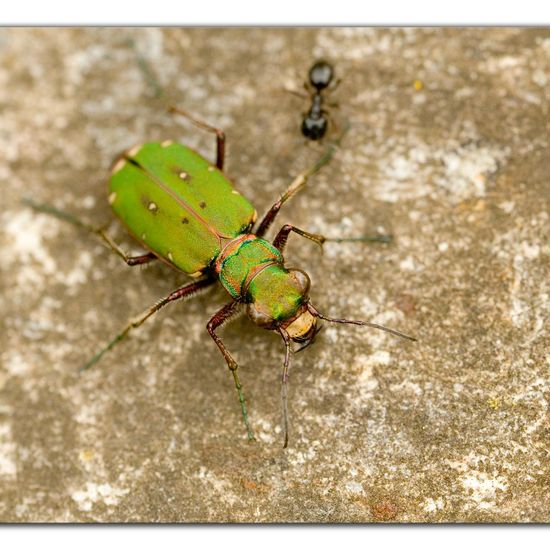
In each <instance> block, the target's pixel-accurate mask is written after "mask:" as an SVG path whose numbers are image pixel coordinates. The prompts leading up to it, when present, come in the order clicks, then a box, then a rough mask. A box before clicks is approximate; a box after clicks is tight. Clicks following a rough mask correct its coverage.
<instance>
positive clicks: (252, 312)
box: [247, 269, 316, 344]
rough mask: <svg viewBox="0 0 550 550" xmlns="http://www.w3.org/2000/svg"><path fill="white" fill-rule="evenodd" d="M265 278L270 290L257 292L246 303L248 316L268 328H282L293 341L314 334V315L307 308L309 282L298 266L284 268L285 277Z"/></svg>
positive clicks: (300, 341)
mask: <svg viewBox="0 0 550 550" xmlns="http://www.w3.org/2000/svg"><path fill="white" fill-rule="evenodd" d="M280 283H281V284H280V285H278V284H277V283H276V281H275V280H274V279H273V280H270V281H266V284H268V285H269V288H270V290H271V292H269V293H266V295H265V298H264V295H261V296H259V295H256V296H255V297H254V298H255V299H253V300H252V301H251V302H250V303H249V304H248V306H247V313H248V316H249V317H250V319H251V320H252V321H253V322H254V323H255V324H256V325H258V326H260V327H262V328H265V329H267V330H279V329H282V330H284V331H285V332H286V333H287V334H288V336H289V337H290V338H291V339H292V340H293V341H295V342H299V343H302V344H303V343H304V342H308V341H309V340H311V338H312V337H313V335H314V334H315V332H316V331H315V327H316V318H315V316H314V315H312V314H311V312H310V311H309V309H308V307H307V304H308V302H309V288H310V286H311V282H310V280H309V277H308V275H307V273H305V272H304V271H302V270H301V269H289V270H285V275H284V279H283V280H281V281H280Z"/></svg>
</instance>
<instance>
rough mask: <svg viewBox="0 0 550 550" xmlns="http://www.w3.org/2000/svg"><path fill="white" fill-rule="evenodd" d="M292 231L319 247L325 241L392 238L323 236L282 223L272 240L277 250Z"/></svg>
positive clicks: (387, 237)
mask: <svg viewBox="0 0 550 550" xmlns="http://www.w3.org/2000/svg"><path fill="white" fill-rule="evenodd" d="M292 231H294V233H297V234H298V235H301V236H302V237H305V238H306V239H309V240H310V241H313V242H314V243H317V244H318V245H319V246H320V247H321V248H322V247H323V244H324V243H326V242H336V243H345V242H380V243H389V242H391V240H392V236H391V235H364V236H362V237H332V238H331V237H325V236H323V235H319V234H317V233H308V232H307V231H303V230H302V229H298V228H297V227H295V226H293V225H291V224H289V223H287V224H285V225H283V227H282V228H281V229H280V231H279V233H277V236H276V237H275V239H274V240H273V246H274V247H275V248H276V249H277V250H279V251H280V252H281V253H282V252H283V250H284V248H285V246H286V242H287V240H288V236H289V235H290V233H291V232H292Z"/></svg>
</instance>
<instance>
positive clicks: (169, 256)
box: [167, 252, 174, 262]
mask: <svg viewBox="0 0 550 550" xmlns="http://www.w3.org/2000/svg"><path fill="white" fill-rule="evenodd" d="M167 256H168V259H169V260H170V261H171V262H173V261H174V256H172V252H168V254H167Z"/></svg>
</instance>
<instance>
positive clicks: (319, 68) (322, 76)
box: [309, 61, 334, 92]
mask: <svg viewBox="0 0 550 550" xmlns="http://www.w3.org/2000/svg"><path fill="white" fill-rule="evenodd" d="M333 76H334V69H333V68H332V65H331V64H330V63H327V62H326V61H317V62H316V63H315V64H314V65H313V66H312V67H311V69H310V70H309V82H310V84H311V85H312V86H313V87H314V88H315V89H316V90H317V91H318V92H320V91H321V90H323V89H324V88H326V87H327V86H328V85H329V84H330V81H331V80H332V77H333Z"/></svg>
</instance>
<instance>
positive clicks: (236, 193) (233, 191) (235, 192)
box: [231, 189, 240, 195]
mask: <svg viewBox="0 0 550 550" xmlns="http://www.w3.org/2000/svg"><path fill="white" fill-rule="evenodd" d="M231 193H233V195H240V193H239V192H238V191H237V190H236V189H233V190H232V191H231Z"/></svg>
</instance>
